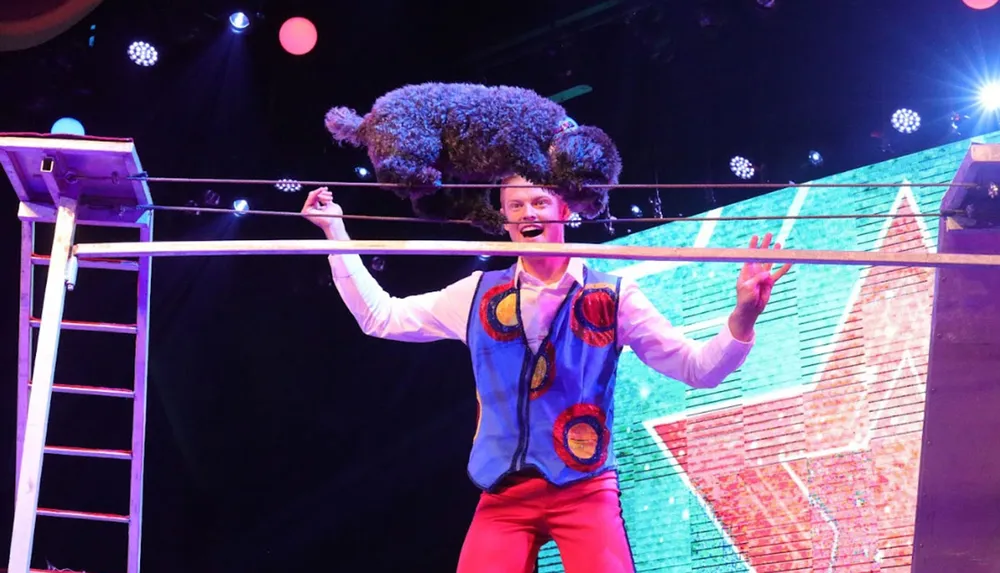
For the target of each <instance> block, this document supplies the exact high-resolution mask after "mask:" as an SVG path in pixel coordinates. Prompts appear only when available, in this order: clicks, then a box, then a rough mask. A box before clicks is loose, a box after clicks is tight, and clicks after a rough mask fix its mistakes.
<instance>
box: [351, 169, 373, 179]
mask: <svg viewBox="0 0 1000 573" xmlns="http://www.w3.org/2000/svg"><path fill="white" fill-rule="evenodd" d="M354 174H355V175H357V176H358V179H368V178H369V177H371V171H368V169H366V168H364V167H355V168H354Z"/></svg>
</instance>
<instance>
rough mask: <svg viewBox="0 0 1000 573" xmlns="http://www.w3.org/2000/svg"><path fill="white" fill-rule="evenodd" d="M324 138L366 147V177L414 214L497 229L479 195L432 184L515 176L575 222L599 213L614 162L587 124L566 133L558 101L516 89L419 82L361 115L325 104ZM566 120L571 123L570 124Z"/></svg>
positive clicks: (495, 217)
mask: <svg viewBox="0 0 1000 573" xmlns="http://www.w3.org/2000/svg"><path fill="white" fill-rule="evenodd" d="M325 119H326V121H325V123H326V128H327V130H328V131H329V132H330V134H331V135H332V136H333V139H334V140H336V141H338V142H342V143H348V144H351V145H354V146H356V147H365V148H367V149H368V156H369V158H370V159H371V161H372V165H373V166H374V170H375V176H376V178H377V179H378V180H379V181H380V182H382V183H391V184H402V185H405V187H393V191H395V192H396V194H397V195H399V196H400V197H402V198H408V199H410V201H411V203H412V205H413V209H414V211H415V212H416V213H417V215H418V216H422V217H426V218H431V219H441V218H447V219H465V220H469V221H471V222H472V223H473V224H475V225H476V226H478V227H479V228H481V229H483V230H485V231H487V232H491V233H501V232H502V231H503V222H504V221H503V217H502V216H501V215H500V213H498V212H497V211H496V210H494V209H493V207H492V206H491V203H490V199H489V194H490V191H489V190H488V189H480V188H476V189H459V188H445V189H440V188H439V186H440V185H441V184H442V183H444V182H445V181H454V182H461V183H498V182H499V181H501V180H502V179H503V178H505V177H509V176H512V175H520V176H522V177H524V178H525V179H527V180H528V181H531V182H533V183H535V184H538V185H545V186H553V187H554V191H555V192H556V193H557V194H558V195H560V196H561V197H562V198H563V199H564V200H565V201H566V202H567V204H568V205H569V207H570V209H571V210H572V211H573V212H575V213H579V214H580V215H581V216H582V217H587V218H593V217H596V216H597V215H599V214H600V213H601V212H603V211H604V210H605V208H606V207H607V203H608V191H609V188H607V187H589V185H595V186H601V185H616V184H617V183H618V176H619V174H620V173H621V168H622V166H621V157H620V155H619V153H618V149H617V148H616V147H615V144H614V142H613V141H612V140H611V138H610V137H609V136H608V135H607V134H606V133H604V132H603V131H602V130H600V129H598V128H596V127H588V126H576V125H575V124H572V125H571V127H569V128H568V129H567V128H565V124H564V123H563V122H564V121H565V120H567V119H568V118H567V115H566V111H565V110H564V109H563V108H562V106H560V105H559V104H557V103H555V102H553V101H551V100H549V99H547V98H544V97H542V96H540V95H538V94H537V93H535V92H533V91H531V90H528V89H525V88H519V87H510V86H484V85H478V84H463V83H425V84H418V85H408V86H404V87H402V88H399V89H396V90H393V91H391V92H389V93H387V94H385V95H383V96H381V97H380V98H378V99H377V100H376V101H375V104H374V106H372V109H371V111H370V112H369V113H368V114H366V115H365V116H364V117H361V116H360V115H358V114H357V113H356V112H355V111H354V110H353V109H349V108H346V107H335V108H333V109H331V110H330V111H328V112H327V114H326V118H325ZM570 121H571V120H570Z"/></svg>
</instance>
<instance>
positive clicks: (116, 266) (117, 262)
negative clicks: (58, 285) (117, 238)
mask: <svg viewBox="0 0 1000 573" xmlns="http://www.w3.org/2000/svg"><path fill="white" fill-rule="evenodd" d="M51 262H52V257H50V256H48V255H31V264H33V265H43V266H44V265H48V264H49V263H51ZM77 262H78V264H79V265H80V268H81V269H107V270H109V271H138V270H139V262H138V261H130V260H127V259H77Z"/></svg>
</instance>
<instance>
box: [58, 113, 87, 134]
mask: <svg viewBox="0 0 1000 573" xmlns="http://www.w3.org/2000/svg"><path fill="white" fill-rule="evenodd" d="M49 131H50V132H51V133H61V134H66V135H86V134H87V132H86V131H84V129H83V124H82V123H80V122H79V120H76V119H73V118H72V117H63V118H59V119H58V120H56V122H55V123H53V124H52V129H51V130H49Z"/></svg>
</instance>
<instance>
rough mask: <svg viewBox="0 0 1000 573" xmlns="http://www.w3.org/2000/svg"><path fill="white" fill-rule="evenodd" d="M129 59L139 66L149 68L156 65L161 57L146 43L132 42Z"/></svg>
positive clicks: (129, 48)
mask: <svg viewBox="0 0 1000 573" xmlns="http://www.w3.org/2000/svg"><path fill="white" fill-rule="evenodd" d="M128 57H129V59H130V60H132V61H133V62H135V64H136V65H137V66H143V67H149V66H152V65H153V64H155V63H156V60H158V59H159V57H160V55H159V54H158V53H157V52H156V48H154V47H153V46H151V45H149V44H148V43H146V42H132V44H131V45H130V46H129V47H128Z"/></svg>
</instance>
